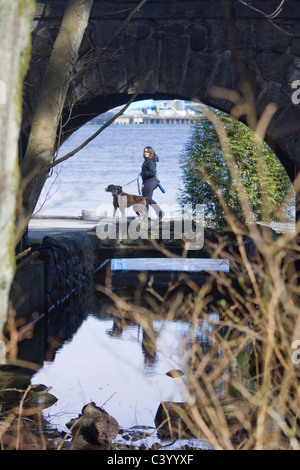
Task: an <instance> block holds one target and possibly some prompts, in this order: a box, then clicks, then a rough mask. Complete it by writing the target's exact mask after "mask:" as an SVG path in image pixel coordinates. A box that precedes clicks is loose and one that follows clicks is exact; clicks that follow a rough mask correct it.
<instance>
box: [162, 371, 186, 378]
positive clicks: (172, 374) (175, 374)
mask: <svg viewBox="0 0 300 470" xmlns="http://www.w3.org/2000/svg"><path fill="white" fill-rule="evenodd" d="M166 375H168V376H169V377H172V379H176V378H177V377H181V376H182V375H184V372H182V370H180V369H172V370H169V371H168V372H166Z"/></svg>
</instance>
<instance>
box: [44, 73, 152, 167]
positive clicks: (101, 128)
mask: <svg viewBox="0 0 300 470" xmlns="http://www.w3.org/2000/svg"><path fill="white" fill-rule="evenodd" d="M151 74H152V70H151V71H150V72H149V73H148V74H147V76H146V78H145V79H144V80H143V82H142V84H141V86H140V87H139V89H138V91H137V92H136V93H135V94H134V95H132V97H131V98H130V100H129V101H128V103H127V104H126V105H125V106H124V107H123V108H122V109H121V110H120V111H119V112H118V113H116V114H115V115H114V116H113V117H112V118H111V119H109V120H108V121H107V122H106V123H105V124H104V125H103V126H102V127H100V129H98V130H97V131H96V132H95V133H94V134H93V135H91V136H90V137H89V138H88V139H86V140H85V141H84V142H83V143H82V144H81V145H79V146H78V147H77V148H75V149H74V150H72V151H71V152H69V153H67V154H66V155H64V156H63V157H61V158H58V159H57V160H55V161H54V162H53V163H52V164H51V165H50V167H49V168H53V167H54V166H56V165H58V164H59V163H61V162H63V161H65V160H67V159H68V158H70V157H73V155H75V154H76V153H77V152H79V151H80V150H82V149H83V148H84V147H86V146H87V145H88V144H89V143H90V142H91V141H92V140H94V139H95V138H96V137H97V136H98V135H99V134H101V132H102V131H104V129H106V128H107V127H108V126H110V124H112V123H113V122H114V121H115V120H116V119H117V118H118V117H119V116H121V115H122V114H123V113H124V111H126V109H127V108H128V107H129V106H130V104H131V103H132V102H133V101H134V100H135V98H136V97H137V96H138V94H139V93H140V91H141V90H142V89H143V86H144V85H145V83H146V82H147V80H148V79H149V77H150V75H151Z"/></svg>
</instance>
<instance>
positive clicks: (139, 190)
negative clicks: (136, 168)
mask: <svg viewBox="0 0 300 470" xmlns="http://www.w3.org/2000/svg"><path fill="white" fill-rule="evenodd" d="M139 177H140V174H138V175H137V177H136V178H134V180H132V181H129V183H126V184H124V186H123V187H124V188H125V186H128V185H129V184H131V183H134V182H135V181H137V187H138V192H139V194H141V189H140V182H139Z"/></svg>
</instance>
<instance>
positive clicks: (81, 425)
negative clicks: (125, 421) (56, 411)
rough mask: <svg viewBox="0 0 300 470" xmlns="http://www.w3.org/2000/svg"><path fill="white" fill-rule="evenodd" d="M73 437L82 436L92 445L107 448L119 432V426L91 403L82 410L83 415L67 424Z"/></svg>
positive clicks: (102, 410)
mask: <svg viewBox="0 0 300 470" xmlns="http://www.w3.org/2000/svg"><path fill="white" fill-rule="evenodd" d="M66 426H67V428H68V429H70V431H71V432H72V434H73V436H77V435H81V436H82V437H83V438H84V439H85V441H86V442H88V443H89V444H92V445H100V446H102V447H107V446H109V445H110V444H111V442H112V440H113V439H114V438H115V437H116V436H117V434H118V432H119V424H118V422H117V421H116V419H115V418H113V417H112V416H110V415H109V414H108V413H107V412H106V411H105V410H104V409H103V408H100V407H98V406H96V405H95V403H93V402H91V403H89V404H88V405H86V406H84V407H83V408H82V414H81V415H79V416H78V418H75V419H72V420H71V421H70V422H69V423H67V424H66Z"/></svg>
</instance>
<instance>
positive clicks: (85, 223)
mask: <svg viewBox="0 0 300 470" xmlns="http://www.w3.org/2000/svg"><path fill="white" fill-rule="evenodd" d="M105 220H106V221H107V220H112V219H110V218H106V219H105ZM98 223H99V220H82V219H81V218H79V217H75V218H71V217H36V218H33V219H31V221H30V223H29V227H28V236H29V237H30V238H35V239H42V238H43V237H44V236H46V235H49V236H50V237H51V236H53V235H56V234H59V233H65V232H75V231H79V232H83V231H85V230H91V229H92V228H94V227H96V226H97V224H98ZM261 225H266V226H270V227H272V228H273V229H274V230H278V231H283V232H292V231H295V224H293V223H290V222H287V223H273V224H267V223H266V224H261Z"/></svg>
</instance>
